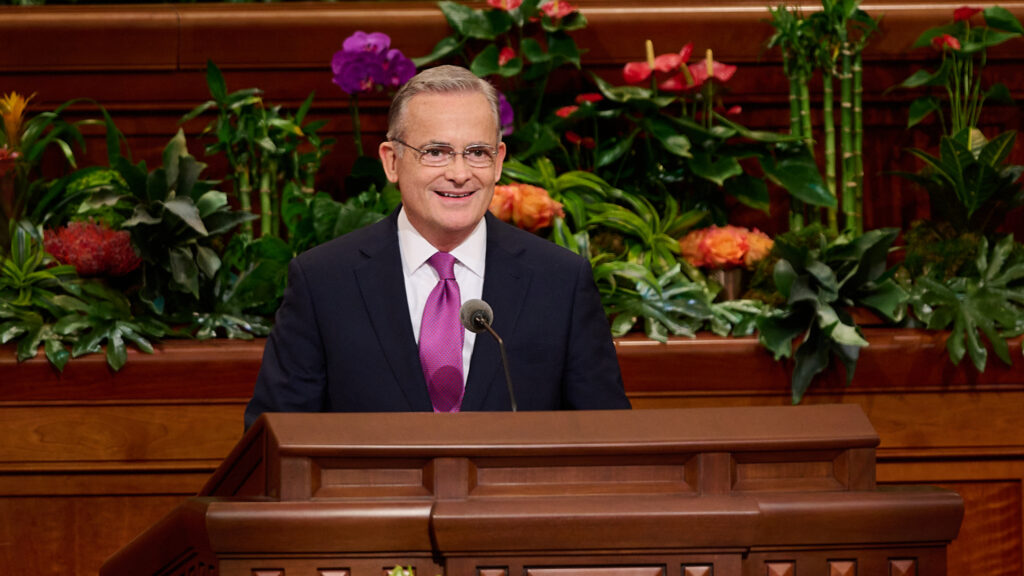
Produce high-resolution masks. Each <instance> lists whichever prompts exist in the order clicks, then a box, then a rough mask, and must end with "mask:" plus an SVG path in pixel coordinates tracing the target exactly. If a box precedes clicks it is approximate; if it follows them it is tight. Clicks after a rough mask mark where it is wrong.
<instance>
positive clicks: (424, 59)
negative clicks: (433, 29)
mask: <svg viewBox="0 0 1024 576" xmlns="http://www.w3.org/2000/svg"><path fill="white" fill-rule="evenodd" d="M462 44H463V43H462V42H461V41H459V39H458V38H456V37H454V36H447V37H445V38H442V39H441V41H440V42H438V43H437V44H435V45H434V49H433V50H431V52H430V54H427V55H426V56H421V57H419V58H413V59H412V63H413V64H414V65H415V66H416V68H422V67H423V66H424V65H426V64H430V63H431V62H436V61H437V60H442V59H444V58H447V57H448V56H451V55H452V54H454V53H455V52H457V51H458V50H459V48H461V47H462Z"/></svg>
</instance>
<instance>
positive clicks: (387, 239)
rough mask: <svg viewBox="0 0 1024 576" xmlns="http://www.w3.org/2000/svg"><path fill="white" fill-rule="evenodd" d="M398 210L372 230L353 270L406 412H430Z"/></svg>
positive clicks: (431, 408) (430, 407) (430, 406)
mask: <svg viewBox="0 0 1024 576" xmlns="http://www.w3.org/2000/svg"><path fill="white" fill-rule="evenodd" d="M397 214H398V212H397V210H396V211H395V212H394V213H392V214H391V216H390V217H389V218H387V219H386V220H385V221H383V222H381V223H380V224H379V225H377V226H376V227H375V230H374V232H375V234H374V236H373V237H371V238H370V241H369V242H366V243H365V246H366V248H363V249H362V253H363V255H364V257H365V260H364V261H363V263H362V264H361V265H360V266H359V267H358V268H357V269H356V270H355V275H356V279H357V282H358V283H359V291H360V293H361V294H362V298H363V303H364V305H365V306H366V311H367V313H368V314H369V317H370V323H371V324H372V326H373V332H374V335H375V336H376V338H377V340H378V342H379V343H380V347H381V349H382V350H383V351H384V356H385V357H386V358H387V362H388V365H389V366H390V368H391V372H392V374H393V375H394V377H395V381H396V382H397V383H398V386H399V387H400V388H401V390H402V393H403V394H404V395H405V398H406V401H407V402H408V403H409V408H410V409H411V410H414V411H430V410H433V407H432V405H431V403H430V394H429V393H428V392H427V384H426V381H425V380H424V378H423V370H422V368H421V367H420V362H419V350H418V348H417V347H416V340H415V338H414V336H413V333H412V325H411V323H410V321H409V306H408V304H407V302H408V299H407V297H406V294H405V280H404V278H403V276H402V260H401V259H402V257H401V252H400V250H399V247H398V228H397V223H396V222H397Z"/></svg>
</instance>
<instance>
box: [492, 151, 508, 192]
mask: <svg viewBox="0 0 1024 576" xmlns="http://www.w3.org/2000/svg"><path fill="white" fill-rule="evenodd" d="M507 152H508V150H507V149H506V148H505V143H504V142H498V155H497V156H496V157H495V158H494V168H495V172H494V181H495V182H497V181H498V180H501V169H502V167H503V166H504V165H505V154H506V153H507Z"/></svg>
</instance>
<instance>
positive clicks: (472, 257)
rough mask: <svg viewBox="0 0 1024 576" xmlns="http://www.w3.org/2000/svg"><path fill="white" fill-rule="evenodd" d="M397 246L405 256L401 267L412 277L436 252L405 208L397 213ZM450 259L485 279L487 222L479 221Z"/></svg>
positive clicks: (453, 251) (482, 219)
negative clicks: (415, 225)
mask: <svg viewBox="0 0 1024 576" xmlns="http://www.w3.org/2000/svg"><path fill="white" fill-rule="evenodd" d="M398 245H399V249H400V251H401V253H402V266H403V267H404V268H405V274H406V275H407V276H409V275H411V274H412V273H413V272H415V271H416V270H418V269H419V268H420V266H423V265H424V264H426V263H427V260H428V259H430V257H431V256H433V255H434V253H435V252H437V248H434V247H433V246H432V245H431V244H430V242H427V240H426V238H424V237H423V235H422V234H420V232H419V230H416V228H415V227H413V225H412V222H409V216H407V215H406V213H405V207H402V209H401V210H400V211H399V212H398ZM451 255H452V256H455V259H456V260H458V261H459V263H460V264H462V265H463V266H465V267H466V268H467V269H468V270H469V271H470V272H472V273H473V274H476V275H477V276H479V277H481V278H483V276H484V263H485V262H486V260H487V222H486V221H485V219H484V218H481V219H480V222H478V223H477V225H476V227H475V228H473V231H472V232H471V233H470V234H469V237H468V238H466V240H465V241H464V242H463V243H462V244H459V245H458V246H457V247H456V248H455V249H454V250H452V251H451Z"/></svg>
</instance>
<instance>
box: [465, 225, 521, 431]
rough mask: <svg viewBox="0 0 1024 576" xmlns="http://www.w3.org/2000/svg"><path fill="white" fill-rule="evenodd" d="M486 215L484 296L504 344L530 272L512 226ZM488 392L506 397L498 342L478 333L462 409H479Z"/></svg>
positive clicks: (514, 322) (513, 324) (512, 329)
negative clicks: (523, 261)
mask: <svg viewBox="0 0 1024 576" xmlns="http://www.w3.org/2000/svg"><path fill="white" fill-rule="evenodd" d="M485 217H486V219H487V267H486V270H485V272H484V289H483V299H484V301H485V302H487V303H488V304H490V306H491V308H492V309H493V310H494V324H493V327H494V331H495V332H497V333H498V334H499V335H501V337H502V338H504V339H505V340H506V345H507V341H508V339H509V338H510V335H512V334H514V333H515V330H516V325H517V324H518V321H519V317H520V314H521V313H522V311H523V306H524V302H525V298H526V292H527V288H528V287H529V283H530V278H531V274H532V271H531V269H530V268H528V267H527V266H525V265H524V264H523V263H522V260H521V258H520V256H521V255H522V252H523V247H522V245H521V244H519V242H518V241H517V240H516V237H515V234H509V232H510V231H512V230H513V229H512V228H510V227H509V226H508V225H507V224H504V223H503V222H500V221H498V220H496V219H495V218H494V217H493V216H492V215H491V214H490V213H489V212H488V213H487V215H486V216H485ZM513 378H514V375H513ZM491 394H501V395H503V396H507V395H508V392H507V391H506V386H505V375H504V371H503V370H502V368H501V352H500V350H499V349H498V344H497V343H496V342H495V341H494V338H492V337H491V335H490V334H488V333H486V332H481V333H480V334H478V335H477V337H476V345H475V346H474V348H473V358H472V360H471V362H470V368H469V378H468V380H467V382H466V395H465V397H464V398H463V400H462V410H464V411H474V410H480V409H482V407H483V406H484V402H485V400H486V399H487V397H488V396H489V395H491Z"/></svg>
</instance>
